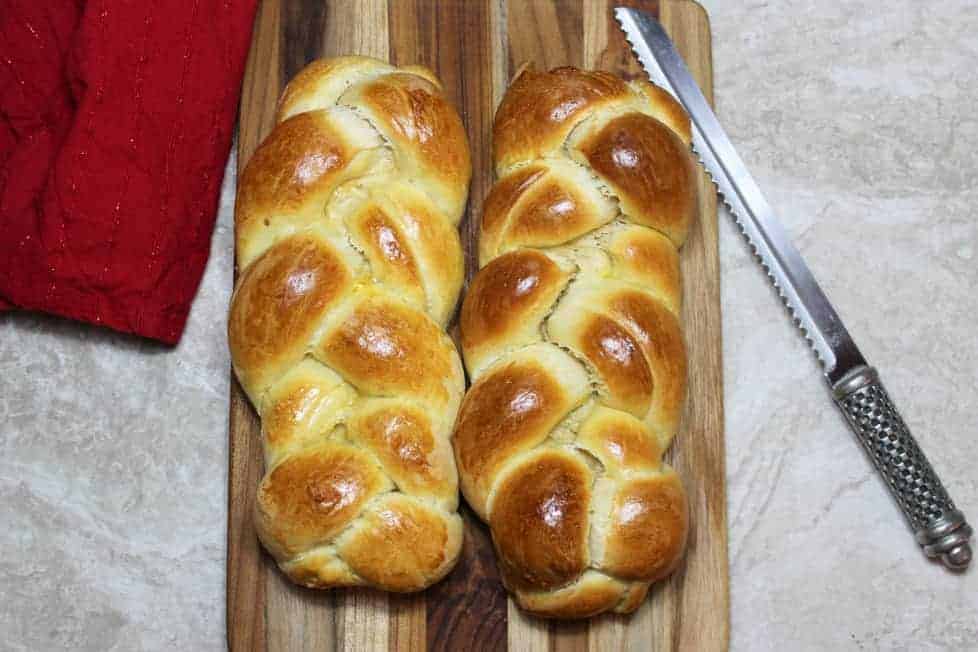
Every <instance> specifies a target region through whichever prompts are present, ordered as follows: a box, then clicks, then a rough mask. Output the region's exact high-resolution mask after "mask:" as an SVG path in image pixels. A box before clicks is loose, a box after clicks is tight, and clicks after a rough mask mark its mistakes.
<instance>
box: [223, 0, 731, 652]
mask: <svg viewBox="0 0 978 652" xmlns="http://www.w3.org/2000/svg"><path fill="white" fill-rule="evenodd" d="M616 4H629V5H633V6H636V7H638V8H641V9H644V10H646V11H648V12H650V13H652V14H654V15H657V16H658V17H659V19H660V20H661V21H662V23H663V24H664V25H665V27H666V29H667V30H668V31H669V33H670V34H671V35H672V37H673V39H674V40H675V41H676V43H677V45H678V47H679V50H680V51H681V52H682V54H683V56H684V57H685V59H686V62H687V63H688V65H689V67H690V69H691V70H692V72H693V74H694V75H695V76H696V77H697V79H698V81H699V83H700V85H701V87H702V88H703V89H704V92H705V93H706V96H707V97H708V98H710V99H712V74H713V73H712V67H711V52H710V29H709V24H708V22H707V17H706V14H705V12H704V11H703V9H702V8H701V7H700V6H699V5H697V4H695V3H694V2H692V1H691V0H659V2H656V1H655V0H647V1H637V2H636V1H630V2H613V1H611V0H533V1H526V0H442V1H436V0H364V1H362V2H354V1H352V0H336V1H333V2H324V1H323V0H264V1H263V2H261V5H260V7H259V11H258V15H257V18H256V21H255V31H254V37H253V42H252V46H251V53H250V55H249V59H248V67H247V71H246V73H245V79H244V89H243V94H242V99H241V115H240V130H239V139H238V169H239V171H240V170H241V169H242V168H243V167H244V165H245V163H246V162H247V161H248V158H249V157H250V156H251V153H252V152H253V151H254V150H255V148H256V147H257V145H258V144H259V142H260V141H261V139H262V138H264V137H265V135H266V134H267V133H268V132H269V131H270V129H271V128H272V125H273V114H274V108H275V102H276V99H277V98H278V95H279V92H280V91H281V90H282V88H283V87H284V86H285V84H286V82H287V81H288V80H289V79H290V78H291V77H292V75H294V74H295V73H296V72H297V71H298V70H299V69H301V68H302V67H303V66H304V65H305V64H306V63H307V62H309V61H310V60H312V59H314V58H317V57H322V56H331V55H337V54H366V55H372V56H375V57H380V58H383V59H388V60H390V61H392V62H393V63H396V64H407V63H421V64H424V65H427V66H429V67H430V68H432V69H433V70H435V71H436V72H437V73H438V76H439V77H440V78H441V79H442V81H443V83H444V86H445V90H446V93H447V94H448V96H449V98H450V99H451V100H452V101H453V102H454V103H455V105H456V106H457V107H458V108H459V110H460V112H461V114H462V117H463V120H464V122H465V126H466V129H467V131H468V136H469V141H470V143H471V147H472V164H473V178H472V186H471V192H470V200H469V210H468V212H467V213H466V217H465V219H464V220H463V222H462V227H461V229H462V242H463V245H464V246H465V249H466V255H467V261H468V267H467V271H468V278H471V276H472V274H473V273H474V271H475V269H476V256H475V251H476V239H477V233H478V223H479V219H480V216H481V205H482V201H483V199H484V198H485V196H486V194H487V192H488V189H489V186H490V183H491V181H492V177H491V172H490V152H491V142H490V128H491V124H492V117H493V112H494V110H495V107H496V105H497V104H498V103H499V100H500V99H501V97H502V95H503V93H504V91H505V89H506V85H507V83H508V81H509V79H510V78H511V76H512V74H513V72H514V71H515V70H516V68H517V67H518V66H519V65H520V64H521V63H523V62H524V61H534V62H536V65H537V66H538V67H540V68H551V67H555V66H562V65H574V66H578V67H585V68H602V69H605V70H609V71H612V72H615V73H618V74H620V75H622V76H625V77H635V76H640V75H642V74H643V73H642V71H641V69H640V68H639V67H638V65H637V64H636V62H635V60H634V58H633V56H632V54H631V52H630V51H629V50H628V47H627V44H626V42H625V40H624V38H623V37H622V35H621V33H620V32H619V30H618V28H617V25H616V23H615V22H614V19H613V18H612V13H611V8H612V7H613V6H615V5H616ZM701 198H702V199H701V201H702V219H701V221H700V222H699V223H698V224H696V225H695V226H694V227H693V229H692V231H691V233H690V237H689V241H688V242H687V243H686V246H685V247H684V248H683V250H682V271H683V282H684V286H683V287H684V306H683V319H684V323H685V332H686V339H687V347H688V351H689V357H690V365H689V369H690V379H689V380H690V382H689V399H688V401H687V406H686V412H685V416H684V418H683V426H682V429H681V431H680V433H679V435H678V436H677V437H676V440H675V442H674V444H673V447H672V449H671V451H670V453H669V455H668V456H667V458H668V459H669V460H670V461H671V463H672V464H673V466H675V467H676V468H677V469H678V471H679V473H680V474H681V475H682V478H683V480H684V482H685V484H686V487H687V490H688V492H689V496H690V510H691V514H690V516H691V532H690V539H689V548H688V552H687V554H686V558H685V562H684V564H683V565H682V566H681V567H680V568H679V570H678V571H676V573H675V574H674V575H672V577H671V579H669V580H668V581H666V582H664V583H662V584H660V585H659V586H658V587H657V588H655V589H654V590H653V591H652V592H651V593H650V596H651V597H650V599H649V600H647V601H646V603H645V604H644V606H643V607H642V608H641V609H640V610H639V611H638V612H637V613H635V614H634V615H633V616H631V617H621V616H604V617H599V618H595V619H592V620H591V621H590V622H581V623H561V622H547V621H542V620H537V619H533V618H530V617H528V616H526V615H524V614H522V613H521V612H520V611H519V610H518V609H517V608H516V607H515V605H514V604H513V603H512V602H511V601H509V600H508V598H507V596H506V594H505V592H504V591H503V589H502V587H501V585H500V583H499V578H498V574H497V571H496V567H495V560H494V557H493V551H492V546H491V543H490V540H489V537H488V531H487V530H486V528H485V527H484V526H483V525H482V524H481V523H480V522H479V521H478V519H476V518H475V517H474V516H473V515H472V513H471V512H470V511H469V510H468V508H466V507H463V508H462V512H463V516H464V518H465V522H466V537H465V545H464V550H463V556H462V559H461V561H460V562H459V564H458V566H457V567H456V569H455V570H454V571H453V572H452V573H451V574H450V575H449V576H448V578H447V579H446V580H445V581H443V582H441V583H440V584H438V585H436V586H434V587H432V588H431V589H429V590H428V591H426V592H424V593H422V594H420V595H414V596H394V595H385V594H382V593H378V592H374V591H370V590H361V589H355V590H338V591H331V592H322V591H319V592H317V591H313V590H309V589H304V588H301V587H297V586H294V585H293V584H291V583H290V582H288V581H287V580H285V579H284V577H283V576H282V575H281V573H279V572H278V570H277V569H276V567H275V565H274V563H273V562H272V560H271V558H270V557H269V556H268V555H267V554H265V553H264V552H263V551H262V549H261V547H260V545H259V543H258V540H257V538H256V536H255V531H254V527H253V523H252V517H251V514H252V511H251V510H252V504H253V501H254V496H255V489H256V487H257V485H258V482H259V478H260V476H261V473H262V461H261V459H262V458H261V442H260V438H259V433H260V431H259V425H258V422H257V419H256V416H255V413H254V411H253V410H252V408H251V406H250V405H249V404H248V401H247V399H246V398H245V395H244V393H243V392H242V391H241V388H240V387H239V386H238V384H237V382H236V381H234V380H232V387H231V415H230V418H231V426H230V438H231V440H230V480H229V510H230V514H229V520H228V567H227V625H228V642H229V645H230V647H231V649H232V650H234V651H235V652H237V651H242V652H243V651H245V650H273V651H279V650H371V651H372V650H388V649H390V650H394V649H396V650H423V649H425V648H428V649H436V650H449V651H455V650H466V651H471V650H506V649H509V650H521V651H522V650H528V651H529V650H534V651H536V650H540V651H547V652H551V651H555V652H564V651H566V652H571V651H575V652H598V651H600V652H611V651H614V650H632V649H635V650H638V649H641V650H648V649H654V650H684V651H685V650H697V651H708V650H721V649H726V647H727V641H728V634H729V625H728V622H729V621H728V612H729V607H728V602H729V598H728V575H727V525H726V490H725V484H724V483H725V476H724V442H723V384H722V377H721V373H722V366H721V349H720V276H719V261H718V258H717V210H716V199H715V195H714V193H713V190H712V186H710V185H709V182H708V181H707V180H706V179H705V178H704V180H703V182H702V188H701Z"/></svg>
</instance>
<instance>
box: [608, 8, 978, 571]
mask: <svg viewBox="0 0 978 652" xmlns="http://www.w3.org/2000/svg"><path fill="white" fill-rule="evenodd" d="M615 17H616V18H617V19H618V22H619V23H620V24H621V27H622V29H623V30H624V32H625V36H626V38H627V39H628V42H629V43H630V44H631V46H632V50H633V51H634V52H635V55H636V56H637V57H638V60H639V62H640V63H641V64H642V67H643V68H645V72H646V73H648V75H649V78H650V79H651V80H652V82H653V83H654V84H656V85H658V86H660V87H662V88H664V89H665V90H667V91H669V92H670V93H671V94H672V95H673V96H674V97H675V98H676V99H677V100H679V102H680V103H681V104H682V105H683V107H685V109H686V112H687V113H689V116H690V119H691V121H692V131H693V150H694V153H695V154H696V155H697V156H699V159H700V163H702V165H703V167H704V168H706V171H707V172H708V173H709V175H710V176H711V177H712V179H713V181H714V183H715V184H716V187H717V190H718V192H719V195H720V198H721V200H722V201H723V202H724V204H725V205H726V206H727V208H728V209H729V210H730V213H731V215H732V216H733V218H734V220H735V221H736V223H737V226H738V227H739V228H740V231H741V232H742V233H743V234H744V236H745V237H746V239H747V242H748V244H749V245H750V248H751V251H752V253H753V254H754V257H755V258H756V259H757V260H758V262H760V264H761V266H762V267H763V268H764V270H765V272H767V275H768V278H769V279H770V280H771V282H772V283H773V284H774V287H775V289H777V291H778V293H779V294H780V296H781V299H782V301H783V302H784V304H785V305H786V306H787V308H788V310H789V312H790V313H791V316H792V319H793V321H794V323H795V324H796V325H797V326H799V327H800V328H801V330H802V333H803V334H804V335H805V338H806V339H807V340H808V342H809V344H810V345H811V347H812V348H813V349H814V350H815V355H816V357H817V358H818V359H819V361H820V362H821V364H822V369H823V372H824V375H825V379H826V381H827V382H828V385H829V388H830V389H831V392H832V397H833V399H834V400H835V404H836V405H837V406H838V408H839V409H840V410H841V411H842V413H843V414H844V415H845V418H846V421H847V422H848V423H849V426H850V427H851V428H852V431H853V432H854V433H855V435H856V438H857V439H858V440H859V442H860V443H861V444H862V446H863V448H864V449H865V451H866V453H867V454H868V456H869V459H870V460H871V461H872V463H873V465H874V466H875V467H876V470H877V471H878V472H879V473H880V475H882V476H883V479H884V480H885V481H886V484H887V486H888V487H889V489H890V493H891V494H892V495H893V498H894V499H896V502H897V504H898V505H899V506H900V509H901V511H902V512H903V514H904V516H905V517H906V519H907V522H908V523H909V525H910V527H911V529H912V530H913V532H914V534H915V536H916V539H917V542H918V543H919V544H920V545H921V546H922V547H923V550H924V553H925V554H926V555H927V556H928V557H931V558H939V559H940V560H941V562H943V564H944V565H945V566H946V567H947V568H949V569H952V570H964V569H965V568H967V566H968V564H969V563H970V562H971V556H972V555H971V546H970V544H969V539H970V537H971V534H972V529H971V526H970V525H968V523H967V521H966V520H965V517H964V514H962V513H961V511H960V510H958V509H957V508H956V507H955V506H954V503H953V502H952V500H951V498H950V496H949V495H948V492H947V490H946V489H945V488H944V485H943V484H942V483H941V480H940V478H939V477H938V476H937V473H935V472H934V469H933V467H932V466H931V464H930V462H928V461H927V457H926V456H925V455H924V453H923V451H922V450H921V449H920V445H919V444H918V443H917V440H916V439H914V437H913V435H911V434H910V430H909V429H908V428H907V425H906V423H904V421H903V419H902V418H901V417H900V413H899V412H898V411H897V409H896V407H895V406H894V405H893V402H892V400H891V399H890V396H889V395H888V394H887V392H886V389H884V387H883V383H882V381H881V380H880V377H879V374H878V373H877V371H876V369H874V368H873V367H872V366H870V365H869V364H867V363H866V360H865V359H864V358H863V356H862V354H861V353H860V352H859V349H858V347H856V344H855V343H854V342H853V340H852V338H851V337H850V336H849V332H848V331H847V330H846V327H845V325H843V323H842V320H841V319H840V318H839V315H838V314H837V313H836V311H835V309H834V308H833V307H832V304H831V303H830V302H829V300H828V298H827V297H826V296H825V293H824V292H823V291H822V289H821V288H820V287H819V285H818V283H817V282H816V281H815V277H814V276H813V275H812V272H811V270H809V269H808V265H806V264H805V261H804V260H803V259H802V257H801V254H799V253H798V250H797V249H795V247H794V245H792V243H791V240H790V239H789V238H788V235H787V233H786V232H785V230H784V227H782V226H781V223H780V222H779V221H778V219H777V217H776V216H775V214H774V211H773V210H771V207H770V205H768V203H767V200H765V199H764V195H763V194H761V190H760V188H759V187H758V186H757V183H756V182H755V181H754V179H753V177H751V175H750V173H749V172H748V171H747V167H746V166H745V165H744V163H743V161H741V159H740V157H739V156H738V155H737V152H736V150H734V147H733V145H732V144H731V142H730V139H729V138H727V134H726V132H725V131H724V130H723V127H721V126H720V123H719V121H718V120H717V117H716V115H714V113H713V110H712V109H711V108H710V105H709V104H708V103H707V101H706V99H705V98H704V97H703V94H702V92H700V89H699V86H697V84H696V82H695V81H694V80H693V78H692V76H690V74H689V71H688V70H687V69H686V64H685V63H684V62H683V59H682V57H681V56H680V55H679V53H678V52H677V51H676V48H675V47H674V46H673V44H672V41H671V40H670V39H669V37H668V36H667V35H666V32H665V30H664V29H663V28H662V26H661V25H660V24H659V22H658V21H657V20H655V19H654V18H652V17H651V16H649V15H647V14H645V13H643V12H641V11H638V10H635V9H630V8H624V7H619V8H617V9H615Z"/></svg>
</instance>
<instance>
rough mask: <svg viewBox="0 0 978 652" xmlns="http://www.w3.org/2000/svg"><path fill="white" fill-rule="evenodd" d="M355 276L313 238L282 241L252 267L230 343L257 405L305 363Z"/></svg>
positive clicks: (241, 288) (232, 320) (239, 295)
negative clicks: (309, 349)
mask: <svg viewBox="0 0 978 652" xmlns="http://www.w3.org/2000/svg"><path fill="white" fill-rule="evenodd" d="M351 276H352V275H351V273H350V270H349V269H348V268H347V267H346V266H345V265H344V263H343V260H342V259H341V257H340V256H339V255H338V254H337V253H336V251H335V250H334V248H333V247H331V246H330V245H329V244H328V243H326V242H323V241H322V240H320V239H318V238H316V237H310V236H299V237H295V238H289V239H288V240H284V241H282V242H281V243H279V244H277V245H275V246H274V247H272V248H271V249H269V250H268V251H267V252H266V253H265V255H263V256H262V257H261V258H260V259H259V260H258V261H257V262H256V263H255V264H254V265H252V266H251V267H249V268H248V270H247V271H246V272H245V274H244V275H243V276H242V277H241V280H240V281H239V282H238V286H237V289H236V290H235V293H234V297H233V299H232V301H231V313H230V317H229V320H228V343H229V345H230V348H231V359H232V361H233V362H234V368H235V371H236V372H237V375H238V379H239V380H240V381H241V384H242V386H243V387H244V388H245V391H246V392H248V395H249V396H250V397H251V400H252V402H256V401H257V399H258V397H259V396H260V395H261V393H262V392H263V391H265V389H267V387H268V385H269V384H270V383H271V382H272V381H273V380H274V379H275V378H277V377H278V376H280V375H281V374H282V373H284V371H285V370H286V369H287V368H288V367H290V366H292V365H294V364H295V363H297V362H298V361H299V360H301V359H302V356H303V355H304V354H305V350H306V347H307V346H308V345H307V341H308V340H309V338H311V337H312V336H313V334H314V333H315V331H316V328H317V327H318V326H319V324H320V323H321V321H322V319H323V315H324V314H325V313H326V311H327V310H329V309H330V308H332V307H333V306H335V305H336V304H337V303H338V302H339V301H341V300H342V299H343V298H344V296H345V294H346V293H347V292H349V290H350V286H351V283H352V278H351ZM283 333H288V334H289V337H283V336H282V335H283Z"/></svg>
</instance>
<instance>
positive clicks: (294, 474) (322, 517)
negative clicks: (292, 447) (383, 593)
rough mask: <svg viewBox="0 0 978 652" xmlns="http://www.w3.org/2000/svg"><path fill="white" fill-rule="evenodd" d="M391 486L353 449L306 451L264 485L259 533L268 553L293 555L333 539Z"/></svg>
mask: <svg viewBox="0 0 978 652" xmlns="http://www.w3.org/2000/svg"><path fill="white" fill-rule="evenodd" d="M389 485H390V483H389V481H388V480H387V479H386V478H385V477H384V474H383V473H382V472H381V471H380V469H378V468H377V467H376V466H375V465H374V464H372V463H371V460H370V458H369V457H367V455H365V454H364V453H363V452H362V451H360V450H358V449H356V448H353V447H352V446H347V445H342V444H336V443H330V444H325V445H322V446H319V447H317V448H312V449H307V450H305V451H303V452H301V453H299V454H296V455H293V456H291V457H289V458H288V459H286V460H285V461H284V462H282V463H281V464H279V465H278V466H276V467H275V468H274V469H272V470H271V472H270V473H268V474H267V475H266V476H265V479H264V480H262V483H261V485H259V487H258V503H257V509H256V518H255V527H256V528H257V529H258V533H259V536H261V538H262V542H263V543H264V544H265V545H266V546H267V547H269V548H271V549H273V550H275V551H281V552H282V553H283V554H285V555H294V554H296V553H297V552H301V551H302V550H304V549H307V548H309V547H312V546H314V545H317V544H321V543H323V542H325V541H328V540H329V539H331V538H332V537H333V536H334V535H335V534H337V533H338V532H339V531H340V530H342V529H343V528H344V527H346V524H347V523H348V522H349V521H350V520H351V519H352V518H353V517H354V516H355V515H356V514H357V513H358V512H359V511H360V509H361V508H362V507H363V505H364V504H365V503H366V502H367V501H368V500H370V498H371V497H373V496H375V495H376V494H378V493H379V492H381V491H385V490H387V489H388V488H389Z"/></svg>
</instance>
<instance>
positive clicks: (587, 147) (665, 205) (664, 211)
mask: <svg viewBox="0 0 978 652" xmlns="http://www.w3.org/2000/svg"><path fill="white" fill-rule="evenodd" d="M574 148H575V150H576V151H577V152H579V153H580V156H581V157H582V159H583V161H585V162H586V163H587V165H588V166H589V167H590V168H591V169H592V170H594V172H595V173H596V174H597V175H598V176H599V177H601V179H602V180H603V181H604V182H605V183H606V184H608V187H609V188H610V189H611V191H612V192H613V193H614V194H615V196H616V197H617V198H618V201H619V202H620V204H621V208H622V211H623V212H624V213H625V214H626V215H628V216H629V218H631V219H632V220H633V221H634V222H636V223H637V224H642V225H644V226H648V227H651V228H653V229H656V230H657V231H661V232H662V233H664V234H665V235H666V236H668V237H669V239H671V240H672V241H673V242H674V243H675V244H676V246H677V247H678V246H682V244H683V243H684V242H685V241H686V233H687V231H688V230H689V225H690V223H691V222H692V220H693V219H694V217H695V215H696V211H697V207H698V203H697V201H696V192H695V190H694V188H695V187H696V182H697V178H696V167H695V164H694V162H693V160H692V158H691V157H690V156H689V150H688V148H687V147H686V145H685V144H684V143H683V142H682V140H680V138H679V136H677V135H676V134H675V132H673V131H672V130H671V129H669V128H668V127H667V126H665V125H664V124H663V123H661V122H659V121H658V120H656V119H655V118H651V117H649V116H647V115H645V114H643V113H627V114H625V115H623V116H619V117H617V118H613V119H611V120H610V121H609V122H607V123H605V124H604V125H603V126H602V127H601V128H598V129H593V130H589V133H587V135H585V136H583V137H581V138H580V139H578V140H577V141H576V142H575V143H574Z"/></svg>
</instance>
